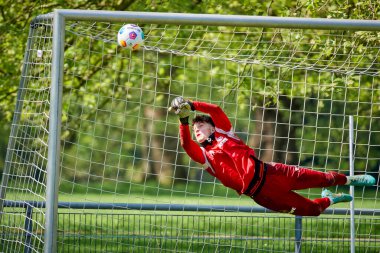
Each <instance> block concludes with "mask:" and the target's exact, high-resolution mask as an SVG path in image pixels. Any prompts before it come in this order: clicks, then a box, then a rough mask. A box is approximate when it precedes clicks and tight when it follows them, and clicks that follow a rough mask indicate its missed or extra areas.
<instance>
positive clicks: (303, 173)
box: [271, 163, 347, 190]
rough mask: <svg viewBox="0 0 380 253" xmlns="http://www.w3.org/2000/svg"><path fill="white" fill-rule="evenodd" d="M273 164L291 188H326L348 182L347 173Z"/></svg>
mask: <svg viewBox="0 0 380 253" xmlns="http://www.w3.org/2000/svg"><path fill="white" fill-rule="evenodd" d="M271 165H272V166H273V168H274V170H275V173H274V174H277V175H281V176H282V177H284V179H283V180H282V182H283V183H286V184H288V189H289V190H301V189H307V188H324V187H329V186H334V185H344V184H346V182H347V177H346V175H344V174H341V173H337V172H321V171H316V170H312V169H307V168H302V167H297V166H291V165H286V164H281V163H272V164H271Z"/></svg>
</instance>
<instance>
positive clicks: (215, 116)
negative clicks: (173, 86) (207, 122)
mask: <svg viewBox="0 0 380 253" xmlns="http://www.w3.org/2000/svg"><path fill="white" fill-rule="evenodd" d="M192 103H193V105H194V109H195V110H197V111H200V112H204V113H207V114H209V115H210V117H211V118H212V121H213V122H214V124H215V127H217V128H220V129H222V130H224V131H226V132H228V131H230V130H231V128H232V124H231V122H230V120H229V119H228V117H227V115H226V114H225V113H224V111H223V110H222V108H220V107H219V106H217V105H214V104H209V103H205V102H199V101H194V102H192Z"/></svg>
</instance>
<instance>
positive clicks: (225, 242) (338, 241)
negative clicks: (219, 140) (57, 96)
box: [0, 182, 380, 253]
mask: <svg viewBox="0 0 380 253" xmlns="http://www.w3.org/2000/svg"><path fill="white" fill-rule="evenodd" d="M206 186H207V187H205V185H201V186H200V185H199V184H188V185H174V186H171V187H161V186H160V187H158V186H157V185H155V183H154V182H151V183H148V184H146V185H145V186H142V185H119V186H117V187H115V186H114V185H111V184H110V185H105V184H103V185H101V187H99V184H94V185H85V184H82V185H80V184H78V185H62V187H60V195H59V201H60V202H93V203H145V204H189V205H224V206H252V205H257V204H256V203H254V202H253V201H252V200H251V199H250V198H248V197H245V196H242V197H239V196H238V195H237V194H236V193H235V192H233V191H230V190H228V189H226V188H224V187H223V186H218V185H217V186H213V185H211V184H210V185H206ZM338 190H340V191H344V192H348V188H339V189H338ZM20 192H22V191H19V192H17V193H16V192H8V194H7V199H14V200H20V198H21V199H23V200H36V201H41V200H42V199H43V198H42V196H37V195H35V194H31V193H27V192H22V193H20ZM302 194H304V195H310V196H311V197H312V198H317V197H319V194H320V189H314V190H307V191H304V192H302ZM376 194H377V192H376V191H374V190H369V189H366V191H365V192H363V190H362V189H358V190H357V191H356V192H355V196H356V201H355V203H356V204H355V205H356V208H366V209H380V204H379V201H377V196H376ZM334 207H337V208H349V204H348V203H342V204H337V205H335V206H334ZM5 211H6V212H7V210H5ZM12 211H13V212H16V211H17V212H20V213H19V215H17V214H9V215H8V216H7V219H5V220H6V222H7V223H8V225H7V226H8V227H9V230H7V229H4V230H3V231H0V233H1V236H2V237H0V238H3V241H4V242H6V243H5V244H3V246H0V252H1V247H6V246H7V245H8V249H9V247H10V248H12V247H13V248H12V249H17V250H20V249H21V250H22V249H24V248H25V245H26V243H24V240H25V239H24V236H23V233H24V232H23V231H22V228H23V227H24V223H25V210H23V209H21V208H19V209H17V210H16V209H13V210H12ZM33 220H34V222H35V223H33V224H34V227H33V228H34V230H33V235H34V236H35V237H36V238H34V237H33V238H34V239H33V240H32V241H31V244H32V247H33V250H36V251H37V252H38V251H40V250H41V247H43V244H42V243H40V241H41V240H43V236H44V235H43V231H42V230H41V229H39V228H38V224H43V223H44V217H43V216H41V215H40V214H39V213H38V210H36V211H35V212H34V216H33ZM3 221H4V219H3ZM349 222H350V221H349V215H321V216H320V217H317V218H315V217H305V218H303V221H302V240H301V249H302V252H314V253H322V252H342V253H344V252H349V249H350V239H349V235H350V225H349ZM12 223H13V224H12ZM17 224H18V225H17ZM355 224H356V225H355V226H356V229H355V231H356V236H357V240H356V245H357V248H356V252H366V253H367V252H369V253H372V252H376V253H378V252H379V249H380V217H374V216H364V215H358V216H357V218H356V220H355ZM58 226H59V227H58V247H59V252H71V253H72V252H294V249H295V237H296V235H295V233H296V229H295V217H294V216H291V215H288V214H278V213H262V214H260V213H254V214H253V213H241V212H239V213H232V212H190V211H144V210H83V209H79V210H78V209H59V225H58ZM17 227H21V228H20V229H17ZM16 232H17V233H16ZM12 237H15V238H16V239H15V241H16V240H18V243H17V242H13V240H12V239H11V238H12ZM37 238H39V240H38V239H37ZM13 244H14V246H13ZM6 252H7V251H6Z"/></svg>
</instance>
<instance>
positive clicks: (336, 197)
mask: <svg viewBox="0 0 380 253" xmlns="http://www.w3.org/2000/svg"><path fill="white" fill-rule="evenodd" d="M322 198H329V199H330V203H331V205H332V204H336V203H339V202H350V201H352V196H351V195H350V194H345V193H332V192H331V191H329V190H327V189H324V190H323V191H322Z"/></svg>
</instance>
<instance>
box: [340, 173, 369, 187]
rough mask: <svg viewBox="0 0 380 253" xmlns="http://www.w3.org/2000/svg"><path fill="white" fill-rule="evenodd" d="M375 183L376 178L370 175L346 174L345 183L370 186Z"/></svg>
mask: <svg viewBox="0 0 380 253" xmlns="http://www.w3.org/2000/svg"><path fill="white" fill-rule="evenodd" d="M375 184H376V179H375V178H374V177H373V176H371V175H358V176H347V183H346V185H353V186H371V185H375Z"/></svg>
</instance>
